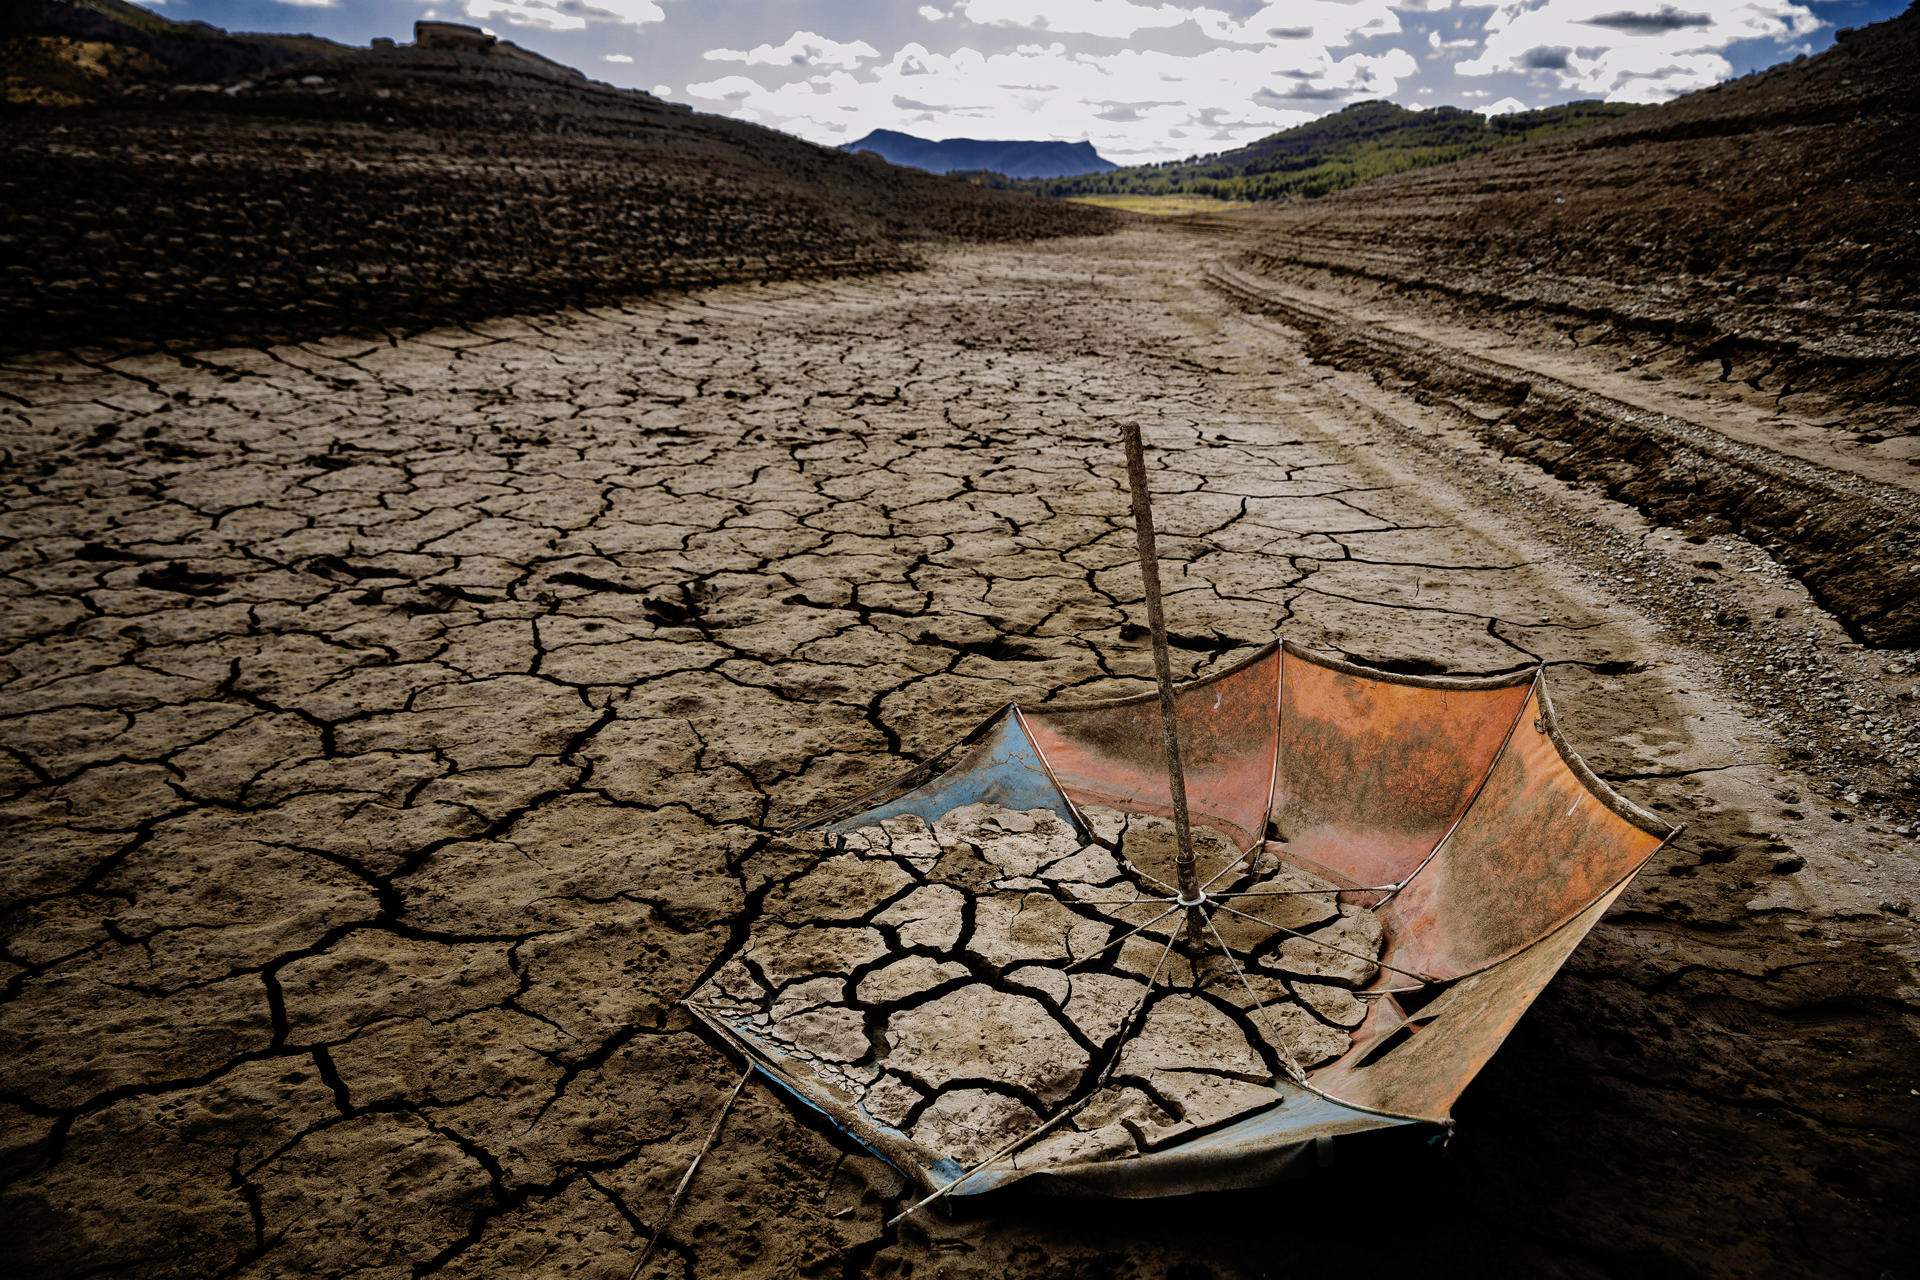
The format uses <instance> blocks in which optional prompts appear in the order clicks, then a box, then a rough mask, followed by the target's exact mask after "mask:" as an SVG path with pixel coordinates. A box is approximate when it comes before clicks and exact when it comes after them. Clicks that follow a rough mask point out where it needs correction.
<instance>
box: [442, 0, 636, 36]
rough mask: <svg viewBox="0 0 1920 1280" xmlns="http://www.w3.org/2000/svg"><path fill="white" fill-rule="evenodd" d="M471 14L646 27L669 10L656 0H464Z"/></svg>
mask: <svg viewBox="0 0 1920 1280" xmlns="http://www.w3.org/2000/svg"><path fill="white" fill-rule="evenodd" d="M465 4H466V12H467V16H468V17H469V18H479V19H486V18H494V17H497V18H501V19H503V20H504V21H506V22H508V23H511V24H513V25H515V26H521V27H539V28H541V29H542V30H545V31H578V30H580V29H581V28H582V27H584V26H586V25H587V24H588V23H589V22H596V23H597V22H617V23H619V24H621V25H622V26H628V27H644V26H646V25H648V24H649V23H654V22H660V21H662V20H664V19H665V18H666V16H667V15H666V14H665V13H663V12H662V11H661V9H660V6H659V5H658V4H656V3H654V0H465Z"/></svg>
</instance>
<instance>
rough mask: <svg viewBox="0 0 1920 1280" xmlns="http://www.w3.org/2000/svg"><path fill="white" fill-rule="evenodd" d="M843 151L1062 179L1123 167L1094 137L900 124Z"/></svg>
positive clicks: (940, 168) (934, 169)
mask: <svg viewBox="0 0 1920 1280" xmlns="http://www.w3.org/2000/svg"><path fill="white" fill-rule="evenodd" d="M840 150H842V151H848V152H853V153H855V154H858V153H860V152H871V153H872V154H874V155H877V156H879V157H880V158H881V159H882V160H885V161H887V162H888V163H889V164H897V165H903V166H905V167H907V168H910V169H925V170H926V171H928V172H929V173H974V172H982V171H984V172H988V173H997V174H1001V175H1002V176H1004V177H1007V178H1015V179H1019V178H1061V177H1072V176H1076V175H1080V174H1089V173H1106V172H1108V171H1109V170H1113V169H1117V168H1119V167H1120V166H1118V165H1116V164H1114V163H1113V161H1111V160H1108V159H1107V158H1106V157H1104V156H1102V155H1101V154H1100V153H1099V152H1098V151H1095V150H1094V149H1093V144H1092V143H1091V142H1084V141H1083V142H1057V141H1051V140H1046V139H1019V138H1011V139H996V138H938V139H936V138H922V137H920V136H919V135H917V134H912V133H903V132H901V131H900V130H898V129H875V130H873V131H872V132H871V133H869V134H867V136H866V137H864V138H860V139H858V140H857V141H854V142H848V143H843V144H842V145H841V147H840Z"/></svg>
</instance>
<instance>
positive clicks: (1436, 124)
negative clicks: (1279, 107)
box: [1020, 102, 1643, 200]
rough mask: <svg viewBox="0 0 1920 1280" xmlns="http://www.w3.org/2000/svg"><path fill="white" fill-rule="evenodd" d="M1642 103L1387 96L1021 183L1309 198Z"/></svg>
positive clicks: (1070, 192)
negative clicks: (1478, 102) (1212, 151)
mask: <svg viewBox="0 0 1920 1280" xmlns="http://www.w3.org/2000/svg"><path fill="white" fill-rule="evenodd" d="M1642 109H1643V108H1640V107H1636V106H1631V105H1625V104H1618V103H1604V102H1570V103H1568V104H1566V105H1565V106H1559V107H1545V108H1542V109H1541V110H1538V111H1516V112H1513V113H1512V114H1510V115H1500V116H1484V115H1481V114H1480V113H1479V112H1478V111H1467V110H1464V109H1462V108H1460V107H1431V108H1428V109H1427V110H1425V111H1412V110H1409V109H1408V108H1406V107H1402V106H1396V105H1395V104H1394V103H1391V102H1358V103H1355V104H1354V105H1353V106H1350V107H1348V108H1346V109H1345V110H1343V111H1336V112H1334V113H1333V114H1332V115H1329V116H1322V117H1321V118H1320V119H1318V120H1313V121H1309V122H1308V123H1306V124H1303V125H1300V126H1298V127H1297V128H1293V129H1287V130H1285V131H1283V132H1280V133H1274V134H1269V135H1268V136H1266V137H1264V138H1262V139H1260V140H1259V141H1258V142H1254V143H1250V144H1249V145H1247V146H1244V147H1241V148H1239V149H1237V150H1234V151H1222V152H1220V153H1219V154H1217V155H1210V156H1196V157H1194V158H1193V159H1190V160H1173V161H1167V162H1165V163H1162V164H1148V165H1135V166H1133V167H1130V168H1125V169H1121V168H1112V169H1109V170H1107V171H1106V172H1103V173H1094V174H1086V175H1083V176H1077V177H1061V178H1056V179H1053V180H1050V181H1044V182H1027V183H1022V184H1020V185H1022V186H1024V187H1026V188H1027V189H1029V190H1036V191H1041V192H1044V193H1045V194H1047V195H1055V196H1078V195H1107V194H1113V195H1199V196H1213V197H1215V198H1217V199H1222V200H1284V199H1288V198H1290V197H1300V198H1311V197H1314V196H1323V195H1327V194H1329V193H1331V192H1334V191H1339V190H1341V189H1342V188H1344V187H1351V186H1353V185H1355V184H1356V183H1361V182H1365V181H1367V180H1368V179H1370V178H1379V177H1383V176H1385V175H1387V174H1390V173H1403V172H1405V171H1407V170H1409V169H1422V168H1425V167H1427V166H1428V165H1435V164H1446V163H1449V162H1450V161H1454V160H1463V159H1465V158H1466V157H1468V156H1470V155H1474V154H1476V153H1478V152H1482V151H1487V150H1490V149H1492V148H1494V147H1497V146H1501V145H1503V144H1505V143H1509V142H1518V141H1520V140H1522V139H1525V138H1535V137H1539V136H1540V135H1542V134H1547V133H1553V132H1557V131H1559V130H1563V129H1574V128H1579V127H1581V126H1583V125H1587V124H1591V123H1593V122H1595V121H1599V120H1611V119H1614V118H1616V117H1619V116H1622V115H1626V114H1629V113H1631V112H1634V111H1639V110H1642Z"/></svg>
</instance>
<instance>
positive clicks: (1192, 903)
mask: <svg viewBox="0 0 1920 1280" xmlns="http://www.w3.org/2000/svg"><path fill="white" fill-rule="evenodd" d="M1173 901H1174V903H1175V904H1176V905H1178V906H1182V907H1185V908H1186V909H1187V910H1189V911H1192V910H1193V909H1194V908H1195V907H1204V906H1206V905H1207V903H1209V902H1211V901H1213V899H1211V898H1209V897H1208V896H1207V891H1206V890H1205V889H1195V890H1194V891H1193V896H1192V897H1191V898H1189V897H1188V896H1187V895H1186V894H1184V893H1182V894H1180V895H1178V896H1177V897H1175V898H1174V900H1173Z"/></svg>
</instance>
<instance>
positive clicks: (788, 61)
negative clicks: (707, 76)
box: [701, 31, 880, 67]
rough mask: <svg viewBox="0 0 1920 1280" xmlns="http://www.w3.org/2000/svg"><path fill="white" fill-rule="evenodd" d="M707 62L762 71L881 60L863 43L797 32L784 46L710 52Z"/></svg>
mask: <svg viewBox="0 0 1920 1280" xmlns="http://www.w3.org/2000/svg"><path fill="white" fill-rule="evenodd" d="M701 56H702V57H704V58H705V59H706V60H707V61H709V62H744V63H746V64H747V65H748V66H764V67H857V66H859V65H860V64H861V63H862V62H870V61H872V60H873V59H874V58H877V57H879V56H880V51H879V50H878V49H876V48H874V47H873V46H872V45H870V44H868V43H867V42H866V41H865V40H855V41H852V42H851V43H848V44H842V43H840V42H839V41H838V40H829V39H827V38H826V37H825V36H820V35H815V34H814V33H813V32H811V31H796V32H794V33H793V34H792V35H790V36H788V37H787V42H786V43H785V44H779V45H773V44H763V45H758V46H756V47H755V48H752V49H709V50H707V51H706V53H704V54H702V55H701Z"/></svg>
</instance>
